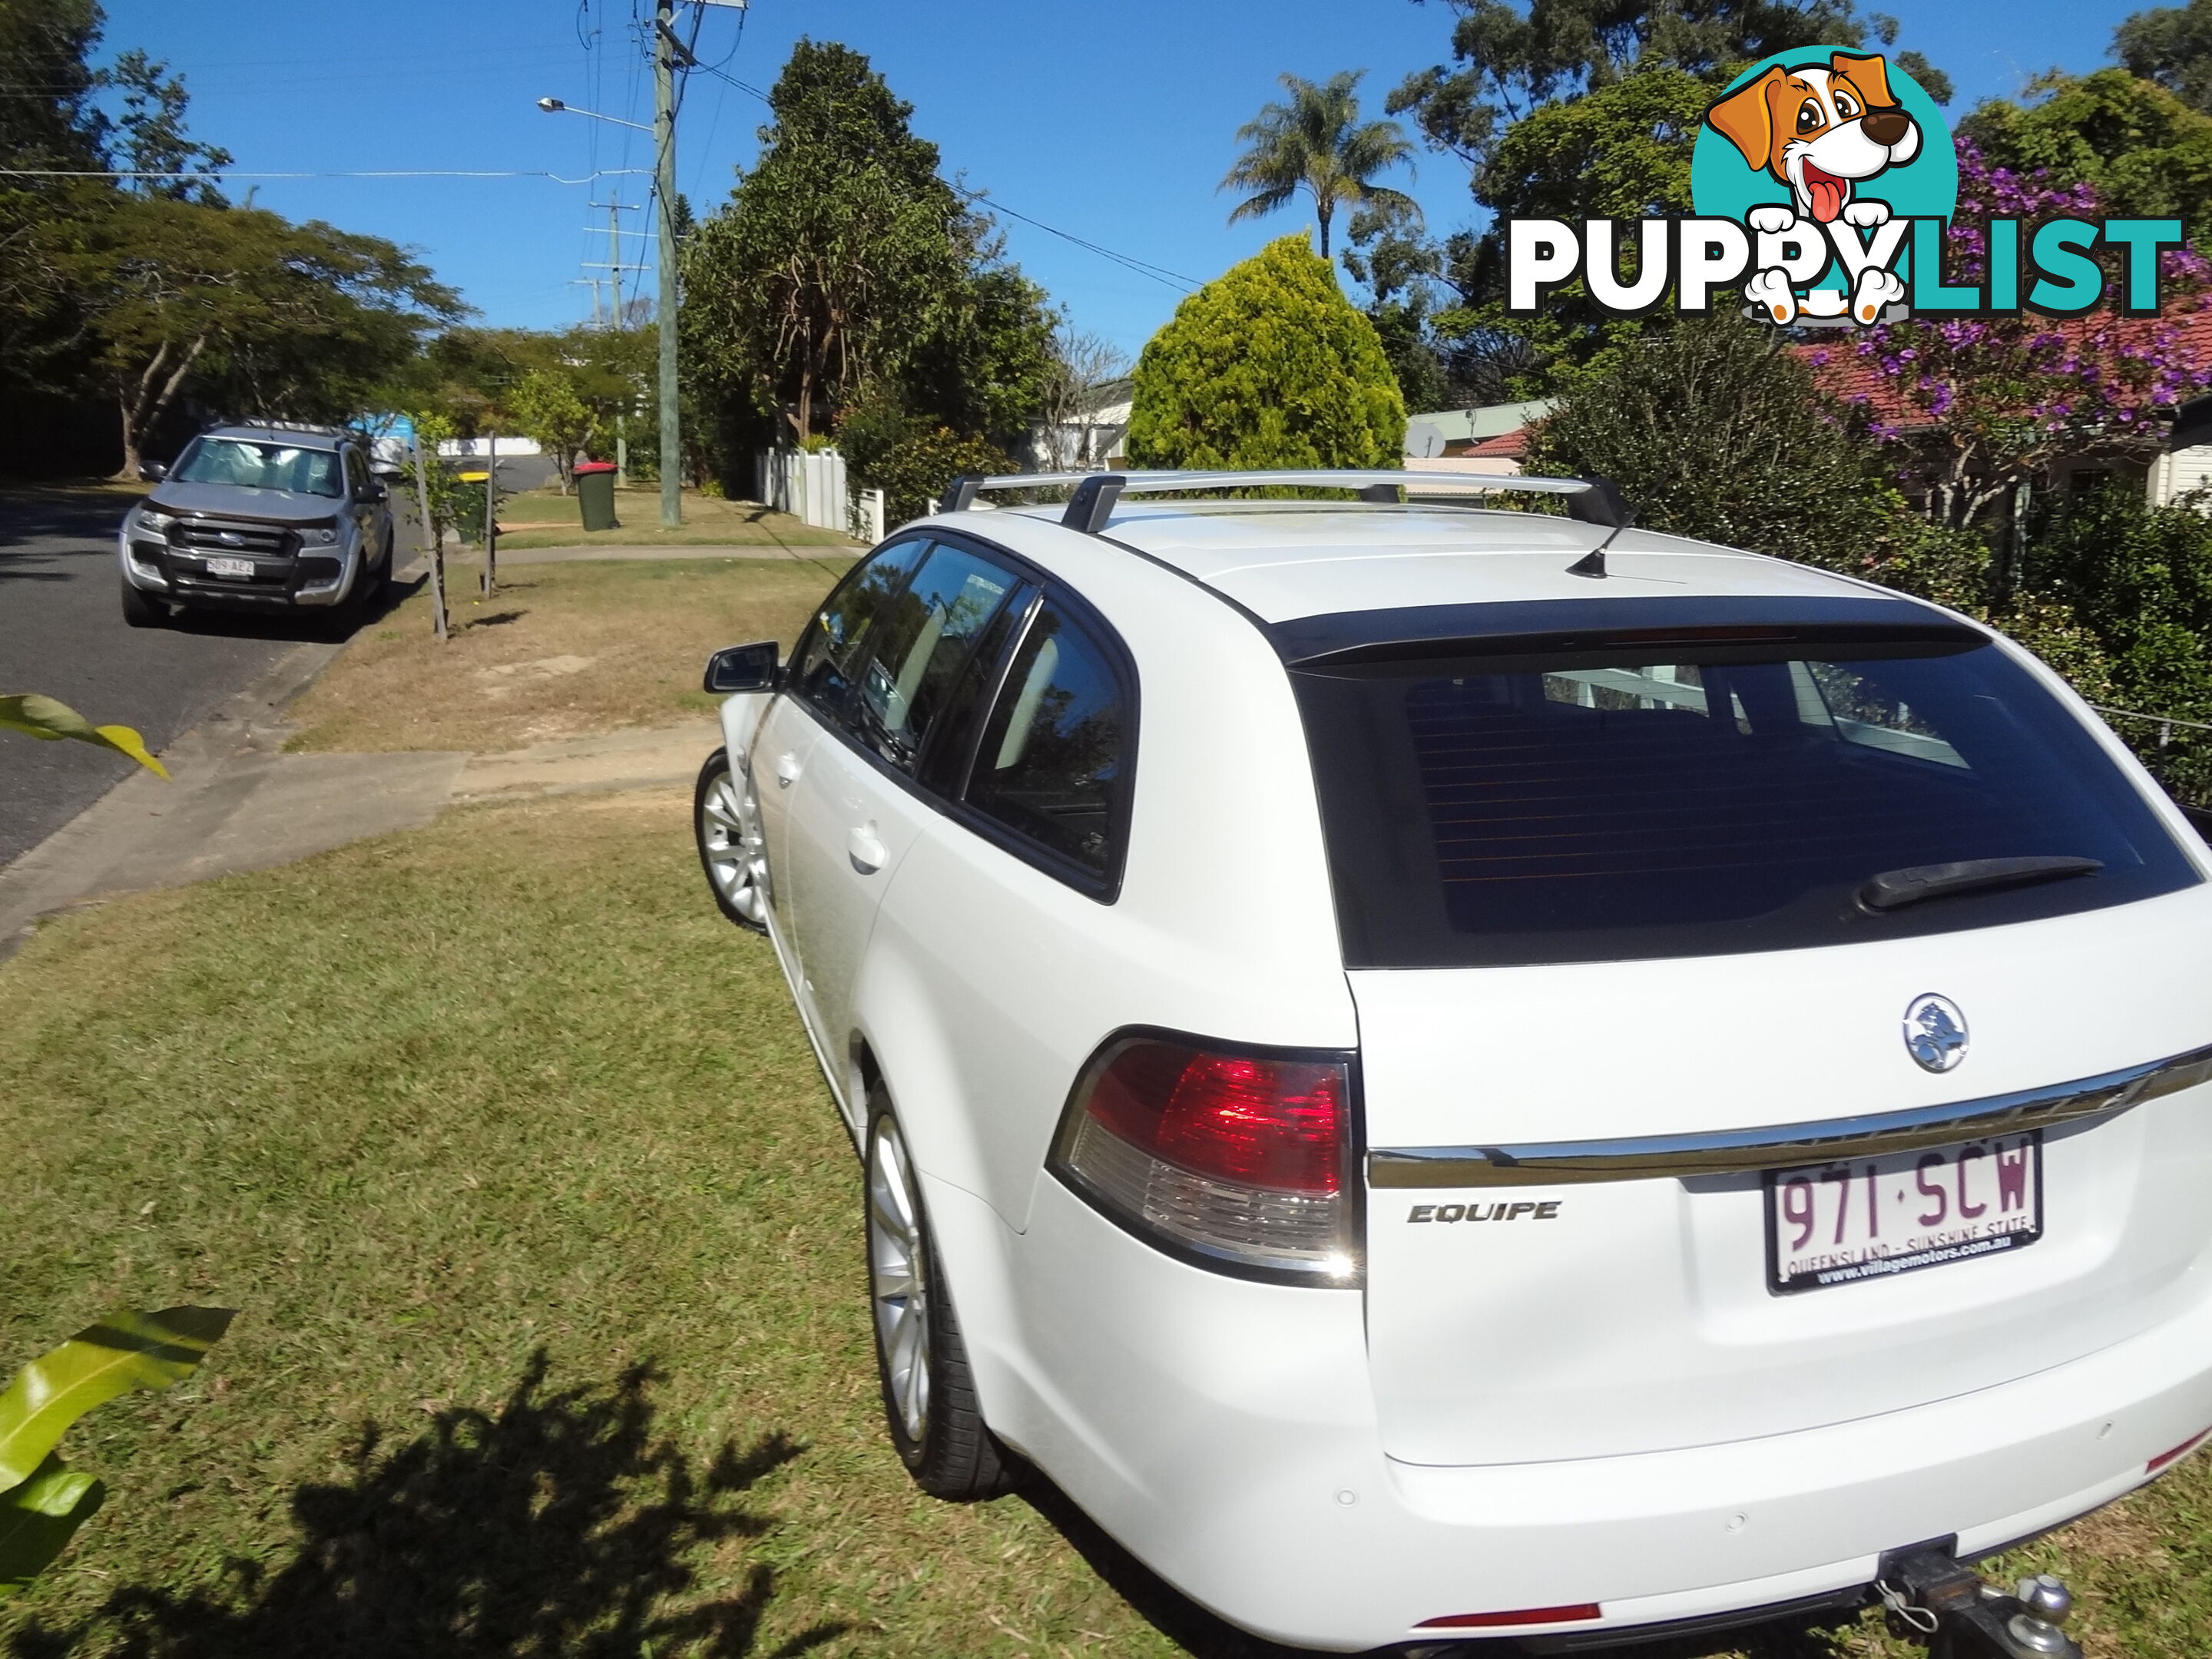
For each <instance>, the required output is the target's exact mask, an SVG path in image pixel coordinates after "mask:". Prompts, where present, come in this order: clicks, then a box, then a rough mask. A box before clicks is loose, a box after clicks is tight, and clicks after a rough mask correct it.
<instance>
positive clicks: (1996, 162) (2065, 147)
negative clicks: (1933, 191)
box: [1958, 69, 2212, 230]
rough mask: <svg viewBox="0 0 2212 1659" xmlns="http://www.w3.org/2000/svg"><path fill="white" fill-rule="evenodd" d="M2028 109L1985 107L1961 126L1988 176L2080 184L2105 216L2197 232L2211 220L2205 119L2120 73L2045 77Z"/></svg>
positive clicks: (2210, 125) (2209, 140)
mask: <svg viewBox="0 0 2212 1659" xmlns="http://www.w3.org/2000/svg"><path fill="white" fill-rule="evenodd" d="M2030 91H2031V93H2032V94H2034V95H2035V96H2036V98H2037V101H2035V102H2033V103H2031V104H2027V105H2026V106H2022V105H2019V104H2012V103H2007V102H2005V101H2004V100H2000V99H1992V100H1990V101H1989V102H1987V103H1984V104H1982V105H1980V106H1978V107H1977V108H1976V109H1975V111H1974V112H1973V113H1972V115H1969V116H1968V117H1967V118H1966V119H1965V120H1963V121H1961V122H1960V124H1959V129H1958V136H1959V137H1960V138H1962V139H1965V140H1966V141H1968V142H1970V143H1972V144H1973V145H1974V146H1975V147H1976V148H1977V149H1978V150H1979V152H1980V154H1981V156H1982V159H1983V160H1984V162H1986V163H1987V164H1988V165H1989V166H1990V167H1992V168H1997V167H2003V168H2008V169H2009V170H2011V171H2012V172H2015V173H2044V174H2045V175H2047V177H2048V179H2049V180H2050V182H2051V183H2053V184H2059V185H2072V184H2087V185H2091V186H2093V187H2094V189H2095V190H2096V191H2097V193H2098V195H2099V196H2100V197H2101V198H2102V200H2103V202H2104V204H2105V207H2106V211H2108V212H2112V213H2116V214H2119V215H2122V216H2125V217H2130V218H2136V217H2140V218H2148V219H2166V218H2179V219H2180V220H2181V221H2182V222H2183V223H2184V225H2185V226H2186V227H2188V228H2191V230H2195V229H2197V228H2200V227H2201V226H2203V223H2204V222H2205V215H2206V212H2207V210H2212V116H2207V115H2205V114H2204V113H2203V112H2201V111H2200V110H2199V109H2197V108H2194V107H2191V105H2190V104H2189V103H2187V102H2185V100H2183V99H2182V98H2181V97H2179V96H2178V95H2176V94H2174V93H2172V92H2171V91H2169V90H2167V89H2166V88H2165V87H2163V86H2162V85H2160V84H2157V83H2155V82H2151V81H2148V80H2139V79H2137V78H2136V76H2134V75H2132V74H2130V73H2129V72H2128V71H2127V70H2117V69H2112V70H2098V71H2097V72H2096V73H2095V74H2093V75H2086V76H2079V77H2075V76H2064V75H2057V74H2053V75H2050V76H2045V77H2044V78H2043V79H2042V80H2040V81H2038V82H2035V83H2034V84H2033V86H2032V87H2031V88H2030Z"/></svg>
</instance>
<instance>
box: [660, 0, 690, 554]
mask: <svg viewBox="0 0 2212 1659" xmlns="http://www.w3.org/2000/svg"><path fill="white" fill-rule="evenodd" d="M675 15H676V0H653V128H654V133H653V136H654V137H655V138H657V139H658V140H659V150H660V155H659V162H658V165H657V167H656V168H655V185H656V187H657V190H658V193H659V197H660V299H659V305H658V306H657V307H655V309H656V310H657V311H658V312H659V318H660V522H661V523H662V524H663V525H664V526H666V527H668V528H670V529H671V530H672V529H674V528H675V527H676V526H678V525H680V524H682V523H683V522H684V441H683V433H682V432H681V430H680V429H679V416H678V409H677V383H676V375H677V368H676V346H677V338H676V331H677V307H678V299H677V295H676V31H675V27H674V25H673V19H674V17H675Z"/></svg>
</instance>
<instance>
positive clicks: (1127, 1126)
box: [1053, 1036, 1357, 1284]
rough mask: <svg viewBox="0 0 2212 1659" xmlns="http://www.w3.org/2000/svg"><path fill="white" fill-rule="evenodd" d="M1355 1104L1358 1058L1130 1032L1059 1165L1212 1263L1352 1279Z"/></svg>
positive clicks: (1099, 1062)
mask: <svg viewBox="0 0 2212 1659" xmlns="http://www.w3.org/2000/svg"><path fill="white" fill-rule="evenodd" d="M1350 1102H1351V1065H1350V1061H1349V1060H1347V1059H1344V1058H1338V1057H1321V1056H1315V1055H1311V1054H1288V1055H1286V1054H1279V1053H1265V1052H1261V1053H1249V1052H1248V1053H1237V1052H1234V1051H1230V1050H1225V1049H1217V1048H1201V1047H1200V1046H1199V1045H1197V1044H1196V1043H1193V1042H1181V1041H1177V1040H1176V1039H1174V1038H1170V1037H1165V1036H1161V1037H1152V1036H1124V1037H1118V1038H1115V1039H1114V1040H1112V1041H1110V1042H1108V1043H1107V1044H1106V1045H1105V1046H1104V1047H1103V1048H1101V1049H1100V1050H1099V1051H1098V1053H1097V1054H1096V1055H1095V1056H1093V1057H1092V1059H1091V1063H1090V1064H1089V1065H1088V1066H1085V1068H1084V1071H1083V1075H1082V1077H1081V1078H1080V1079H1079V1080H1078V1081H1077V1084H1076V1086H1075V1093H1074V1096H1073V1098H1072V1099H1071V1100H1070V1101H1069V1103H1068V1111H1067V1115H1066V1119H1065V1120H1064V1121H1062V1123H1061V1126H1060V1135H1059V1138H1058V1139H1057V1141H1056V1143H1055V1144H1054V1152H1053V1169H1054V1171H1055V1173H1057V1174H1059V1175H1060V1176H1062V1177H1063V1178H1064V1179H1066V1181H1067V1182H1069V1183H1070V1184H1071V1185H1072V1186H1073V1187H1074V1188H1076V1189H1077V1190H1078V1191H1079V1192H1081V1193H1083V1194H1085V1196H1087V1197H1089V1198H1091V1200H1093V1201H1094V1202H1096V1203H1097V1205H1098V1206H1100V1207H1101V1208H1103V1209H1104V1210H1105V1211H1106V1212H1107V1213H1108V1214H1109V1215H1111V1216H1113V1217H1115V1218H1116V1219H1117V1220H1120V1221H1121V1222H1123V1223H1124V1224H1125V1225H1129V1226H1131V1227H1132V1228H1133V1229H1135V1230H1137V1231H1141V1232H1143V1233H1145V1234H1146V1236H1148V1237H1152V1239H1154V1241H1155V1242H1158V1243H1168V1244H1170V1245H1176V1246H1181V1247H1182V1248H1183V1249H1185V1250H1186V1251H1187V1252H1188V1253H1190V1254H1193V1255H1196V1256H1197V1257H1199V1258H1200V1260H1202V1261H1208V1262H1213V1263H1219V1264H1222V1265H1231V1264H1233V1265H1235V1266H1237V1267H1248V1268H1255V1269H1258V1270H1260V1271H1261V1272H1263V1273H1268V1274H1270V1275H1271V1276H1281V1277H1285V1278H1292V1279H1306V1280H1316V1279H1318V1280H1321V1281H1323V1282H1328V1283H1334V1284H1346V1283H1349V1282H1350V1281H1351V1280H1352V1279H1353V1278H1355V1277H1356V1276H1357V1265H1356V1252H1355V1250H1354V1249H1353V1247H1352V1240H1351V1237H1350V1225H1351V1222H1350V1209H1349V1205H1348V1203H1347V1200H1346V1193H1345V1185H1346V1157H1347V1152H1348V1148H1349V1146H1350V1139H1351V1137H1350V1130H1351V1105H1350Z"/></svg>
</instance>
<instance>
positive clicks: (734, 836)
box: [699, 770, 768, 927]
mask: <svg viewBox="0 0 2212 1659" xmlns="http://www.w3.org/2000/svg"><path fill="white" fill-rule="evenodd" d="M699 850H700V853H701V854H702V858H703V859H704V861H705V863H706V866H707V875H708V879H709V880H711V881H712V882H713V883H714V890H715V892H716V893H718V894H719V895H720V896H721V899H722V902H723V904H724V905H725V906H726V908H728V909H729V910H730V911H731V912H732V914H733V915H736V916H738V918H740V919H741V920H742V921H744V922H745V923H746V925H747V926H749V927H765V926H766V925H767V922H768V902H767V900H768V896H767V881H768V859H767V856H766V852H765V847H764V843H763V839H762V836H761V833H760V829H759V814H758V813H757V811H755V803H754V801H753V799H752V791H751V787H750V784H749V783H748V782H747V781H745V780H744V777H743V776H742V775H740V774H738V773H736V772H734V771H730V770H725V771H723V772H721V773H720V774H718V775H716V776H715V777H714V780H713V781H711V782H709V783H708V786H707V787H706V789H705V790H704V792H703V793H702V794H701V796H700V800H699Z"/></svg>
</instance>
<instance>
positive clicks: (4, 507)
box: [0, 456, 552, 865]
mask: <svg viewBox="0 0 2212 1659" xmlns="http://www.w3.org/2000/svg"><path fill="white" fill-rule="evenodd" d="M459 465H461V466H462V467H464V468H465V467H466V466H468V465H470V463H469V462H466V461H463V462H461V463H459ZM475 465H482V463H481V462H477V463H475ZM499 477H500V484H501V488H502V489H507V490H516V489H532V488H534V487H536V486H538V485H539V484H542V483H547V482H550V479H551V477H552V463H551V462H550V461H549V460H545V459H542V458H538V457H535V456H518V457H515V458H513V459H501V462H500V465H499ZM133 499H134V498H133V497H132V496H131V495H129V494H128V493H127V492H125V491H120V490H118V491H113V492H108V491H102V490H94V489H76V490H42V489H38V488H36V487H35V486H33V487H30V488H27V489H0V696H4V695H8V694H11V693H15V692H23V691H40V692H43V693H45V694H46V696H50V697H58V698H60V699H61V700H62V701H63V702H65V703H67V704H68V705H69V706H70V708H74V709H76V711H77V712H78V713H79V714H82V715H83V716H84V717H85V718H86V719H87V720H90V721H92V723H93V724H94V725H95V726H110V725H122V726H136V727H137V729H138V731H139V732H140V734H141V735H143V737H144V738H145V739H146V742H147V744H148V746H149V747H150V748H151V749H153V750H155V753H157V754H158V753H159V752H161V750H162V749H163V748H165V747H166V746H167V744H170V743H171V742H173V740H174V739H175V738H177V737H178V736H179V735H180V734H181V733H183V732H187V731H190V730H191V728H192V727H193V726H196V725H197V724H198V723H199V722H200V721H201V720H204V719H206V718H207V717H208V715H210V714H212V713H214V712H215V710H216V709H217V708H221V707H222V705H223V704H224V703H225V702H228V701H229V700H230V699H231V698H232V697H233V696H235V695H236V694H237V693H238V692H240V691H242V690H245V689H246V687H247V686H249V685H251V684H253V683H254V682H255V681H256V680H258V679H259V678H261V677H262V676H263V675H264V673H266V672H268V671H269V670H270V668H272V667H274V666H275V665H276V662H277V661H278V659H281V658H282V657H283V655H284V654H285V653H287V652H288V651H289V650H291V649H292V647H294V646H295V645H297V644H300V643H301V642H302V641H315V640H327V639H328V638H329V637H330V635H328V634H327V633H326V632H325V623H324V622H323V621H322V620H321V619H320V617H318V616H316V615H315V614H314V613H312V612H309V613H303V614H301V616H298V617H285V616H270V617H259V616H232V615H227V614H224V613H222V612H215V611H206V612H202V613H199V614H198V615H195V616H189V617H181V618H179V620H177V621H175V622H173V623H171V624H170V625H169V626H168V627H167V628H148V629H135V628H129V627H126V626H125V624H124V621H123V613H122V610H121V608H120V606H119V605H118V600H117V592H116V590H117V584H118V582H119V581H120V580H121V577H120V576H119V575H118V574H117V571H116V568H115V530H116V526H118V524H119V523H120V522H121V521H122V518H123V514H124V513H125V511H126V510H128V508H129V507H130V505H131V501H132V500H133ZM392 507H393V514H392V516H393V520H394V522H393V563H394V565H395V567H396V568H404V567H405V566H406V565H407V563H408V562H410V560H411V559H412V558H413V557H414V554H415V550H416V547H417V546H418V544H419V543H418V538H417V537H416V530H415V514H414V512H413V510H412V508H413V501H412V499H411V496H410V494H409V492H408V491H407V490H405V489H404V488H401V489H395V490H394V491H393V492H392ZM392 597H393V598H394V599H396V597H397V595H394V596H392ZM388 602H389V601H388ZM130 770H131V763H129V762H128V761H126V760H125V759H124V758H123V757H121V756H119V755H115V754H112V753H110V752H108V751H107V750H102V749H99V748H96V747H94V745H93V744H83V743H40V742H39V741H37V740H36V739H34V738H27V737H24V736H22V735H21V734H20V733H17V732H0V865H4V864H6V863H7V862H8V861H9V860H11V859H14V858H15V857H16V856H17V855H18V854H21V853H23V852H26V851H27V850H28V849H29V848H33V847H35V846H37V845H38V843H39V842H41V841H43V840H45V839H46V836H50V835H52V833H53V832H54V831H55V830H57V829H60V828H61V827H62V825H64V824H65V823H68V822H69V821H70V819H71V818H73V817H76V815H77V814H78V813H79V812H82V811H83V810H84V809H85V808H86V807H88V806H89V805H92V804H93V802H94V801H96V800H98V799H100V797H101V796H102V795H104V794H106V793H107V792H108V790H110V789H112V787H114V786H115V785H116V784H117V783H118V782H119V781H121V780H122V779H123V778H124V777H125V775H127V774H128V773H129V772H130Z"/></svg>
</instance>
